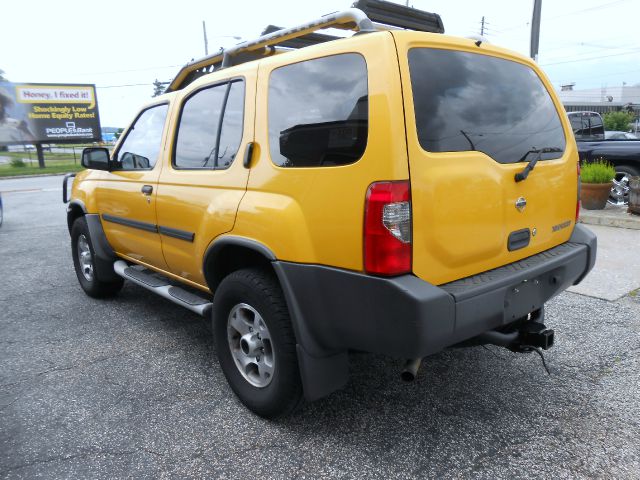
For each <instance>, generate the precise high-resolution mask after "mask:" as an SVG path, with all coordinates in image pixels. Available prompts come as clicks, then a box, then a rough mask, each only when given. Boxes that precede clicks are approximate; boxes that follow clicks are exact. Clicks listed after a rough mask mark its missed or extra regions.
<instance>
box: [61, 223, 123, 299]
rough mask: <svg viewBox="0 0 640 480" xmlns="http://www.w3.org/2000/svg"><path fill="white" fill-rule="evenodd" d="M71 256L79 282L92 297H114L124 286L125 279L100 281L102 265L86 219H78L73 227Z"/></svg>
mask: <svg viewBox="0 0 640 480" xmlns="http://www.w3.org/2000/svg"><path fill="white" fill-rule="evenodd" d="M71 255H72V256H73V266H74V267H75V271H76V276H77V277H78V282H79V283H80V286H81V287H82V289H83V290H84V291H85V293H86V294H87V295H89V296H90V297H94V298H107V297H112V296H114V295H115V294H117V293H118V292H119V291H120V289H121V288H122V285H124V279H123V278H119V277H118V278H117V279H115V280H113V281H109V282H104V281H101V280H99V279H98V276H99V275H100V271H99V268H100V266H99V265H100V263H99V262H96V253H95V251H94V249H93V243H91V236H90V235H89V227H88V226H87V220H86V219H85V218H84V217H79V218H77V219H76V221H75V222H73V226H72V227H71Z"/></svg>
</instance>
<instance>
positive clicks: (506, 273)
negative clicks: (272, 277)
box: [274, 225, 597, 378]
mask: <svg viewBox="0 0 640 480" xmlns="http://www.w3.org/2000/svg"><path fill="white" fill-rule="evenodd" d="M596 245H597V240H596V237H595V235H594V234H593V233H592V232H590V231H589V230H587V229H586V228H585V227H583V226H581V225H577V226H576V227H575V230H574V232H573V235H572V236H571V238H570V240H569V242H567V243H564V244H562V245H559V246H557V247H554V248H552V249H550V250H547V251H544V252H542V253H539V254H537V255H533V256H531V257H528V258H526V259H523V260H521V261H518V262H515V263H512V264H509V265H505V266H503V267H500V268H497V269H494V270H490V271H488V272H483V273H481V274H479V275H475V276H472V277H468V278H465V279H461V280H458V281H455V282H451V283H448V284H444V285H440V286H435V285H431V284H429V283H427V282H425V281H423V280H421V279H419V278H417V277H415V276H413V275H403V276H400V277H394V278H379V277H372V276H369V275H364V274H361V273H356V272H351V271H346V270H339V269H335V268H330V267H323V266H318V265H304V264H295V263H287V262H275V263H274V266H275V268H276V271H277V272H278V276H279V278H280V280H281V283H282V285H283V289H284V291H285V295H286V297H287V301H288V303H289V307H290V309H291V314H292V317H293V319H294V324H295V328H296V335H297V339H298V342H299V357H300V364H301V369H302V370H303V377H304V376H305V372H304V369H305V364H308V365H313V364H314V361H315V360H320V359H324V360H325V361H324V363H325V364H327V365H329V364H331V369H332V370H333V374H334V375H335V374H337V373H338V372H337V370H339V368H338V363H340V362H343V361H345V359H346V355H345V352H346V351H347V350H350V349H354V350H362V351H367V352H374V353H381V354H386V355H391V356H395V357H402V358H414V357H424V356H427V355H429V354H432V353H435V352H437V351H439V350H442V349H443V348H446V347H448V346H450V345H454V344H456V343H459V342H462V341H464V340H467V339H470V338H472V337H475V336H477V335H479V334H481V333H484V332H486V331H487V330H492V329H495V328H498V327H500V326H502V325H505V324H508V323H511V322H513V321H514V320H517V319H519V318H522V317H523V316H525V315H527V314H528V313H529V312H532V311H534V310H537V309H539V308H540V307H542V306H543V305H544V303H545V302H546V301H548V300H549V299H550V298H552V297H553V296H555V295H557V294H558V293H560V292H562V291H563V290H565V289H567V288H568V287H569V286H571V285H573V284H576V283H578V282H580V281H581V280H582V279H583V278H584V277H585V275H586V274H587V273H588V272H589V271H590V270H591V269H592V268H593V265H594V263H595V257H596V248H597V247H596ZM320 363H322V362H320ZM315 375H316V378H317V377H318V376H319V377H322V376H323V375H320V374H319V372H315Z"/></svg>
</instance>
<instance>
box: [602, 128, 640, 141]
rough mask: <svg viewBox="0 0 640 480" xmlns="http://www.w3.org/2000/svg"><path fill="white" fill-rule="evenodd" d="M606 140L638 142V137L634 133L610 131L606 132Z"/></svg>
mask: <svg viewBox="0 0 640 480" xmlns="http://www.w3.org/2000/svg"><path fill="white" fill-rule="evenodd" d="M604 139H605V140H638V137H637V136H636V135H635V134H633V133H628V132H618V131H614V130H611V131H608V132H604Z"/></svg>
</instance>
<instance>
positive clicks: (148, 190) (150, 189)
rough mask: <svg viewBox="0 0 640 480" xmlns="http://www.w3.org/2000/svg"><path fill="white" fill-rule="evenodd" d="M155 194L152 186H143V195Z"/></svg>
mask: <svg viewBox="0 0 640 480" xmlns="http://www.w3.org/2000/svg"><path fill="white" fill-rule="evenodd" d="M152 192H153V187H152V186H151V185H143V186H142V193H143V194H145V195H151V193H152Z"/></svg>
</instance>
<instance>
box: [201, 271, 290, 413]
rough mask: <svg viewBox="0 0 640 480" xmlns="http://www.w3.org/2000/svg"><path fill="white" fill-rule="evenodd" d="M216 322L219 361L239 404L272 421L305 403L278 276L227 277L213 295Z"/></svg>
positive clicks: (259, 273)
mask: <svg viewBox="0 0 640 480" xmlns="http://www.w3.org/2000/svg"><path fill="white" fill-rule="evenodd" d="M212 322H213V333H214V342H215V345H216V351H217V354H218V361H219V362H220V366H221V367H222V371H223V373H224V375H225V377H226V378H227V381H228V382H229V385H230V386H231V389H232V390H233V391H234V393H235V394H236V395H237V396H238V398H239V399H240V401H241V402H242V403H243V404H244V405H245V406H246V407H247V408H249V410H251V411H252V412H254V413H256V414H257V415H260V416H261V417H265V418H270V419H273V418H277V417H281V416H284V415H287V414H288V413H291V412H292V411H293V410H295V408H296V407H297V406H298V405H299V403H300V401H301V399H302V383H301V380H300V372H299V370H298V359H297V354H296V341H295V335H294V333H293V329H292V327H291V320H290V318H289V311H288V309H287V304H286V302H285V299H284V295H283V293H282V289H281V288H280V285H279V284H278V282H277V280H276V278H275V277H274V275H273V274H271V273H270V272H267V271H264V270H260V269H246V270H238V271H235V272H233V273H231V274H230V275H228V276H227V277H226V278H225V279H224V280H223V281H222V283H220V286H219V287H218V289H217V290H216V292H215V296H214V299H213V320H212Z"/></svg>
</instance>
